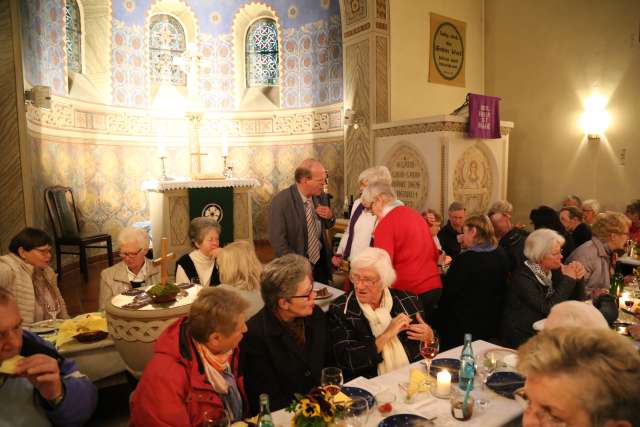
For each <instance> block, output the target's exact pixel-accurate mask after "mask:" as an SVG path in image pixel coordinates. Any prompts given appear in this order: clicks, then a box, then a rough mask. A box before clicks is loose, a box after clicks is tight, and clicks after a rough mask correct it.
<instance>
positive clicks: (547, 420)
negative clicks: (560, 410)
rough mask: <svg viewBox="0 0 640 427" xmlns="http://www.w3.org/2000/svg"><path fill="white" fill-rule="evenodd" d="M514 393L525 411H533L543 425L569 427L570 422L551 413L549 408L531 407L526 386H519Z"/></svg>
mask: <svg viewBox="0 0 640 427" xmlns="http://www.w3.org/2000/svg"><path fill="white" fill-rule="evenodd" d="M513 395H514V397H515V399H516V402H518V403H519V404H520V406H521V407H522V410H523V411H524V412H528V411H533V416H534V417H536V418H537V419H538V422H539V423H540V425H541V426H545V427H568V424H567V423H566V422H564V421H563V420H561V419H560V418H558V417H556V416H555V415H553V414H551V412H549V410H548V409H544V408H540V409H537V410H535V411H534V410H533V408H532V407H531V400H529V396H527V393H526V392H525V390H524V388H519V389H518V390H516V391H515V392H514V393H513Z"/></svg>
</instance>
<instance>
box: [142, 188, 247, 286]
mask: <svg viewBox="0 0 640 427" xmlns="http://www.w3.org/2000/svg"><path fill="white" fill-rule="evenodd" d="M257 186H258V180H256V179H254V178H230V179H209V180H192V179H189V178H178V179H173V180H169V181H158V180H150V181H144V182H143V183H142V190H143V191H146V192H147V193H148V194H149V210H150V213H151V234H152V236H153V253H154V254H158V253H160V237H167V238H168V241H169V248H168V250H169V252H173V253H175V254H176V255H177V256H178V257H179V256H180V255H182V254H185V253H187V252H189V251H190V250H191V242H190V241H189V222H190V220H191V218H192V217H195V216H213V217H214V218H215V219H216V220H217V221H218V222H220V223H221V225H222V226H223V233H224V232H225V230H224V226H225V222H224V214H225V209H226V208H225V207H224V206H223V203H221V202H218V201H216V200H212V202H211V203H208V204H206V205H205V206H204V208H203V209H202V210H199V211H198V212H190V211H193V209H190V201H191V200H190V194H193V193H190V191H193V190H195V189H211V190H212V191H215V190H216V189H224V188H230V189H232V191H233V199H232V211H233V215H232V219H231V221H230V223H231V224H232V228H233V230H232V232H231V233H230V234H231V236H232V238H231V239H230V240H238V239H246V240H249V241H253V222H252V219H251V215H252V212H251V210H252V209H251V195H250V191H251V189H252V188H254V187H257ZM221 237H222V236H221ZM221 241H222V239H221ZM174 267H175V262H171V264H170V265H169V271H170V272H171V273H172V274H173V272H174V271H175V268H174Z"/></svg>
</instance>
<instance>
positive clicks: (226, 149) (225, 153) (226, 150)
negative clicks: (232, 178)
mask: <svg viewBox="0 0 640 427" xmlns="http://www.w3.org/2000/svg"><path fill="white" fill-rule="evenodd" d="M222 155H223V156H224V157H226V156H228V155H229V141H227V138H222Z"/></svg>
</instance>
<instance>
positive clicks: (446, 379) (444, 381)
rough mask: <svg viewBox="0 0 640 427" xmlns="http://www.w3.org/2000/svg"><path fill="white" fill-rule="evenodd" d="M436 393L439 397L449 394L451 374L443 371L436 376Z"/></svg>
mask: <svg viewBox="0 0 640 427" xmlns="http://www.w3.org/2000/svg"><path fill="white" fill-rule="evenodd" d="M436 393H437V394H438V395H440V396H447V395H449V393H451V374H450V373H449V371H447V370H444V371H440V372H438V375H436Z"/></svg>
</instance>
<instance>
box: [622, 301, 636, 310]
mask: <svg viewBox="0 0 640 427" xmlns="http://www.w3.org/2000/svg"><path fill="white" fill-rule="evenodd" d="M633 303H634V301H633V300H632V299H626V300H624V305H626V306H627V308H628V309H629V310H631V307H633Z"/></svg>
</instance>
